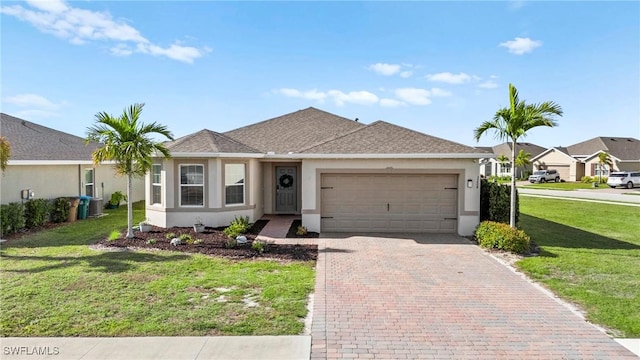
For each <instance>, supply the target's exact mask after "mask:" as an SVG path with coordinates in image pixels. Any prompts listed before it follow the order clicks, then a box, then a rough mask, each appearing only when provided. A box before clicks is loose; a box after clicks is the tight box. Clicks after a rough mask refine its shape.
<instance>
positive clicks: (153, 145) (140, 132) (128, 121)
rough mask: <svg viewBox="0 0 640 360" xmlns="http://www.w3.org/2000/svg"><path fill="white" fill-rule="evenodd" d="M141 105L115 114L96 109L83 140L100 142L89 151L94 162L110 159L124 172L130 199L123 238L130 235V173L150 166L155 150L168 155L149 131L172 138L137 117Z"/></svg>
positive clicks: (139, 174) (136, 173)
mask: <svg viewBox="0 0 640 360" xmlns="http://www.w3.org/2000/svg"><path fill="white" fill-rule="evenodd" d="M143 107H144V104H134V105H131V106H129V107H128V108H125V109H124V111H123V112H122V115H120V116H119V117H114V116H112V115H109V114H107V113H106V112H100V113H97V114H96V124H94V125H93V126H92V127H90V128H88V129H87V139H86V142H87V143H89V142H92V141H93V142H98V143H101V144H103V146H102V147H100V148H98V149H96V150H95V151H94V152H93V154H92V156H93V162H94V164H95V165H99V164H100V163H101V162H102V161H107V160H112V161H114V162H115V170H116V173H117V174H120V175H126V176H127V198H128V199H129V200H130V201H128V202H127V212H128V221H127V238H132V237H133V207H132V202H131V199H133V186H132V180H133V177H142V176H144V175H145V174H146V173H147V172H148V171H149V170H150V169H151V166H152V165H153V161H152V158H151V157H152V155H153V154H154V153H155V152H158V153H161V154H162V155H164V156H165V157H166V158H168V157H169V156H170V155H169V150H167V148H165V147H164V146H163V145H162V143H161V142H159V141H155V140H153V139H152V138H151V137H150V135H151V134H160V135H163V136H165V137H166V138H168V139H170V140H173V134H171V132H170V131H169V130H168V129H167V127H166V126H165V125H160V124H158V123H155V122H153V123H151V124H144V123H142V122H140V121H139V118H140V113H141V112H142V108H143Z"/></svg>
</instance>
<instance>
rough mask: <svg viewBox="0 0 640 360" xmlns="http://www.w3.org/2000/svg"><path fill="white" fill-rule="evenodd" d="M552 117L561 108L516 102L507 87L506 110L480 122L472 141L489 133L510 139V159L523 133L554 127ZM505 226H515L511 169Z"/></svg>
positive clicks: (548, 103) (513, 173)
mask: <svg viewBox="0 0 640 360" xmlns="http://www.w3.org/2000/svg"><path fill="white" fill-rule="evenodd" d="M556 116H562V108H561V107H560V105H558V104H556V103H555V102H553V101H545V102H543V103H539V104H527V103H525V101H524V100H522V101H520V98H519V97H518V90H517V89H516V87H515V86H513V84H509V107H505V108H502V109H500V110H498V111H497V112H496V113H495V115H494V116H493V120H491V121H484V122H483V123H482V124H480V126H479V127H478V128H476V129H475V130H474V138H475V139H476V141H480V137H482V135H484V134H485V133H486V132H488V131H493V132H494V134H495V137H496V138H497V139H500V140H510V141H511V143H512V147H511V158H512V159H515V158H516V143H517V141H518V139H519V138H521V137H525V136H526V135H527V131H529V130H531V129H533V128H535V127H538V126H548V127H554V126H556V125H557V122H556V120H555V117H556ZM509 224H510V225H511V227H512V228H515V227H516V167H515V166H512V167H511V211H510V220H509Z"/></svg>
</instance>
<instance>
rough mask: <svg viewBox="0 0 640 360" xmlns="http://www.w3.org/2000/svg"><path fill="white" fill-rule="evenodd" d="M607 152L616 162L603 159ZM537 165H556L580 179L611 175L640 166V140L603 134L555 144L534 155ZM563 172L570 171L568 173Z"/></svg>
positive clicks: (541, 167) (570, 177) (563, 172)
mask: <svg viewBox="0 0 640 360" xmlns="http://www.w3.org/2000/svg"><path fill="white" fill-rule="evenodd" d="M603 152H606V153H608V154H609V156H610V157H611V160H612V163H613V166H611V167H610V166H609V165H603V164H600V163H599V158H598V154H600V153H603ZM531 160H532V162H533V165H534V169H536V170H538V169H556V170H558V172H559V173H560V174H561V177H562V178H563V179H567V180H568V181H580V179H581V178H582V177H583V176H599V175H600V173H602V176H609V174H610V173H611V172H615V171H639V170H640V140H638V139H635V138H631V137H613V136H599V137H595V138H593V139H589V140H586V141H582V142H579V143H576V144H573V145H570V146H567V147H562V146H558V147H553V148H549V149H547V150H545V151H544V152H542V153H540V154H539V155H538V156H535V157H534V158H532V159H531ZM563 174H566V177H564V175H563Z"/></svg>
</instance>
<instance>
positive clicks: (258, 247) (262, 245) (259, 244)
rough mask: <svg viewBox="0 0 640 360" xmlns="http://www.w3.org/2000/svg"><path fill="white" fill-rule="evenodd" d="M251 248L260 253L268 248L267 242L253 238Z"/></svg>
mask: <svg viewBox="0 0 640 360" xmlns="http://www.w3.org/2000/svg"><path fill="white" fill-rule="evenodd" d="M251 248H252V249H253V250H255V251H257V252H259V253H260V254H262V253H264V252H265V251H267V250H268V249H269V243H267V242H266V241H262V240H255V241H254V242H253V243H252V244H251Z"/></svg>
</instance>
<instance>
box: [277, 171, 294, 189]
mask: <svg viewBox="0 0 640 360" xmlns="http://www.w3.org/2000/svg"><path fill="white" fill-rule="evenodd" d="M279 182H280V186H282V187H283V188H288V187H292V186H293V176H291V175H288V174H284V175H282V176H280V180H279Z"/></svg>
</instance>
